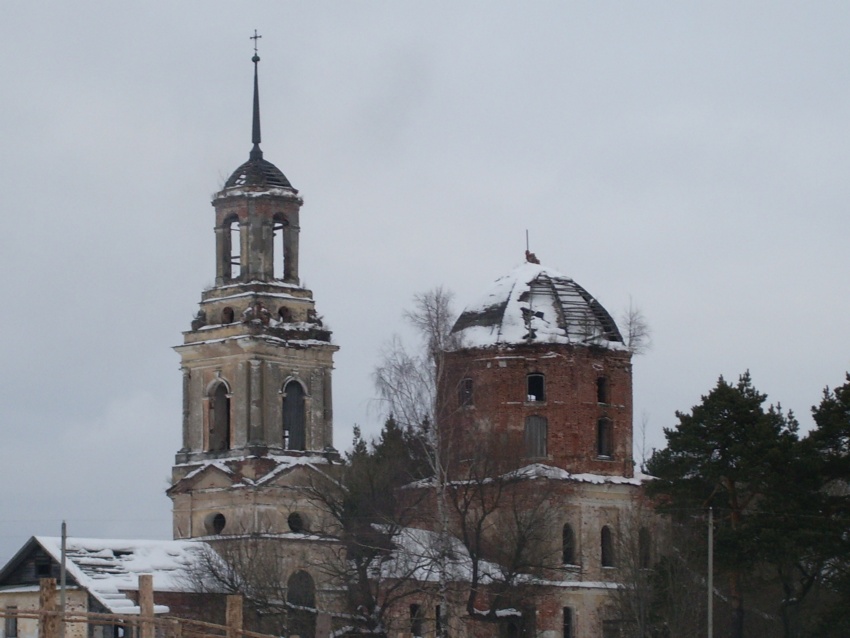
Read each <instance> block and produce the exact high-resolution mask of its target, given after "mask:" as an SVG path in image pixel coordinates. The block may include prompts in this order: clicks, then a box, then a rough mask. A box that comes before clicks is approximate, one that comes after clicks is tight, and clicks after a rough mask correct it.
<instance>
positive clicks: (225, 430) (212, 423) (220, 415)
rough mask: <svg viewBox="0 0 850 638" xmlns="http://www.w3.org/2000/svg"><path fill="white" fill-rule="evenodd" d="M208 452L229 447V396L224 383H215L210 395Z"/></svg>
mask: <svg viewBox="0 0 850 638" xmlns="http://www.w3.org/2000/svg"><path fill="white" fill-rule="evenodd" d="M208 442H209V446H208V449H209V451H210V452H222V451H224V450H227V449H230V396H229V393H228V391H227V386H226V385H225V384H224V383H218V384H216V386H215V388H214V389H213V391H212V393H211V395H210V415H209V440H208Z"/></svg>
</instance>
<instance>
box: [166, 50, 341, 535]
mask: <svg viewBox="0 0 850 638" xmlns="http://www.w3.org/2000/svg"><path fill="white" fill-rule="evenodd" d="M252 61H253V63H254V103H253V127H252V129H253V130H252V142H253V148H252V149H251V153H250V155H249V158H248V161H247V162H245V163H244V164H242V165H241V166H240V167H239V168H237V169H236V170H235V171H234V172H233V174H232V175H231V176H230V178H229V179H228V180H227V182H226V183H225V185H224V188H223V189H222V190H221V191H220V192H218V193H216V194H215V195H214V196H213V199H212V205H213V208H214V209H215V263H216V277H215V286H214V287H213V288H210V289H208V290H205V291H204V292H203V293H202V295H201V302H200V309H199V311H198V313H197V316H196V317H195V319H194V320H193V321H192V325H191V330H189V331H187V332H184V333H183V344H182V345H179V346H176V347H175V350H176V351H177V352H178V353H179V354H180V358H181V366H182V372H183V445H182V448H181V449H180V450H179V451H178V452H177V456H176V460H175V465H174V468H173V472H172V485H171V487H170V488H169V490H168V492H167V493H168V496H169V497H170V498H171V499H172V501H173V506H174V537H175V538H194V537H199V536H212V535H230V534H245V533H265V532H277V531H281V532H286V531H306V530H304V528H305V521H306V520H308V518H309V516H307V515H306V514H304V513H303V507H305V506H304V505H303V504H301V505H300V506H299V505H298V504H297V502H296V501H295V500H294V499H295V497H294V496H293V494H294V492H295V491H296V490H293V489H292V487H291V486H287V485H286V484H285V483H286V481H283V482H282V483H281V480H280V479H281V477H283V476H285V475H287V474H289V473H291V472H292V471H293V470H297V468H301V469H302V470H303V468H305V467H307V466H311V465H315V464H321V463H328V462H332V461H333V460H334V459H335V458H336V457H337V453H336V451H335V450H334V448H333V426H332V414H333V409H332V396H331V371H332V370H333V354H334V352H336V351H337V349H338V347H337V346H335V345H333V344H332V343H331V332H330V331H329V330H327V329H326V328H325V327H324V326H323V325H322V321H321V318H320V317H319V315H318V314H317V313H316V308H315V302H314V301H313V294H312V292H311V291H310V290H307V289H306V288H304V287H302V285H301V282H300V279H299V272H298V238H299V232H300V223H299V217H300V210H301V205H302V203H303V200H302V199H301V197H300V196H299V194H298V191H297V190H296V189H295V188H293V186H292V184H290V182H289V180H288V179H287V178H286V176H285V175H284V174H283V173H282V172H281V171H280V170H279V169H278V168H277V167H276V166H275V165H274V164H272V163H271V162H269V161H267V160H265V159H264V158H263V152H262V150H260V104H259V87H258V80H257V66H258V62H259V61H260V58H259V56H257V55H256V50H255V54H254V57H253V58H252ZM299 508H301V509H302V512H301V513H298V512H297V511H296V510H299ZM294 514H297V516H296V518H293V515H294Z"/></svg>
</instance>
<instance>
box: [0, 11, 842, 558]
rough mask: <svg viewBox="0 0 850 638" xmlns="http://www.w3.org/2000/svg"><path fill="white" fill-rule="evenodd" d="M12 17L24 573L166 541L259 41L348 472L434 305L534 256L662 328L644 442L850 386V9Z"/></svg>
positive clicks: (0, 181) (614, 308) (10, 282)
mask: <svg viewBox="0 0 850 638" xmlns="http://www.w3.org/2000/svg"><path fill="white" fill-rule="evenodd" d="M0 11H2V19H0V52H2V60H3V64H2V67H0V87H2V89H0V95H2V98H0V100H2V101H1V102H0V104H2V111H0V113H2V117H0V140H2V150H0V193H2V200H0V201H2V207H3V213H2V214H3V217H2V219H3V224H4V227H3V232H2V234H0V237H2V239H0V241H2V250H0V267H2V271H3V273H4V275H3V277H2V278H0V293H1V294H0V298H2V300H3V302H4V303H5V308H6V309H5V311H3V313H2V314H3V317H4V321H3V323H2V325H3V328H4V330H3V333H4V337H3V338H2V340H0V357H2V359H0V360H1V361H2V366H0V374H2V379H0V406H2V407H0V427H2V435H3V438H2V445H0V479H2V492H0V494H2V497H0V562H5V560H6V559H8V558H9V557H10V556H11V554H12V553H13V552H14V551H15V550H16V549H17V548H18V547H19V546H20V545H21V544H22V543H23V542H24V541H25V540H26V538H27V537H29V536H30V535H32V534H58V532H59V525H60V521H61V520H62V519H63V518H65V519H67V520H68V523H69V530H70V533H72V534H74V535H88V536H104V537H110V536H115V537H127V538H132V537H141V538H169V537H170V534H171V524H170V517H171V514H170V501H169V500H168V499H167V498H166V497H165V496H164V490H165V488H166V487H167V482H168V477H169V473H170V466H171V463H172V462H173V458H174V452H175V451H176V450H177V449H178V448H179V446H180V419H181V416H180V414H181V408H180V406H181V399H180V391H181V376H180V372H179V358H178V356H177V355H176V354H175V353H174V352H173V351H172V350H171V347H172V346H174V345H176V344H178V343H180V342H181V340H182V336H181V332H182V331H183V330H187V329H188V328H189V322H190V320H191V318H192V316H193V314H194V312H195V311H196V304H197V302H198V301H199V299H200V293H201V290H202V289H203V287H204V286H207V285H209V284H211V283H212V282H213V279H214V261H213V260H214V244H213V239H214V237H213V209H212V207H211V206H210V196H211V194H212V193H213V192H215V191H216V190H218V189H219V188H220V187H221V186H222V184H223V182H224V180H225V179H226V177H227V176H228V175H229V174H230V173H231V172H232V171H233V170H234V169H235V168H236V167H237V166H238V165H239V164H241V163H242V162H243V161H245V160H246V159H247V157H248V151H249V150H250V121H251V120H250V115H251V114H250V106H251V83H252V75H251V73H252V66H251V63H250V57H251V54H252V50H251V41H250V40H249V36H250V35H251V33H252V32H253V29H254V28H256V29H258V30H259V32H260V33H261V34H262V36H263V37H262V40H260V55H261V57H262V62H261V64H260V93H261V102H262V117H263V150H264V151H265V156H266V159H269V160H270V161H272V162H274V163H275V164H276V165H277V166H278V167H279V168H280V169H281V170H283V172H284V173H285V174H286V175H287V177H288V178H289V179H290V180H291V182H292V183H293V185H294V186H295V187H296V188H298V189H299V190H300V191H301V193H302V195H303V196H304V207H303V209H302V218H301V219H302V221H301V228H302V231H301V274H302V276H303V278H304V282H305V283H306V285H307V286H308V287H310V288H311V289H312V290H313V291H314V295H315V298H316V301H317V308H318V310H319V312H320V313H321V314H323V315H324V317H325V319H326V322H327V323H328V324H329V325H330V327H331V328H332V329H333V330H334V339H335V341H336V343H337V344H338V345H339V346H340V347H341V349H340V351H339V353H338V354H337V358H336V371H335V378H334V391H335V396H334V401H335V437H336V438H335V443H336V446H337V447H338V448H340V449H344V448H346V447H347V446H348V444H349V443H350V440H351V428H352V425H354V424H360V425H362V426H363V427H364V430H366V431H367V432H370V433H374V432H376V431H377V429H378V427H379V425H380V415H379V413H378V412H377V411H376V410H374V409H370V406H371V405H372V397H373V395H374V392H373V389H372V382H371V372H372V369H373V367H374V365H375V363H376V360H377V357H378V355H379V352H380V349H381V345H382V343H384V342H385V341H386V340H387V339H388V338H389V337H390V336H391V335H392V333H394V332H396V331H399V330H400V329H401V327H402V326H401V320H400V317H401V313H402V311H403V309H404V308H405V307H406V306H408V305H409V302H410V299H411V297H412V295H413V294H414V293H416V292H419V291H423V290H427V289H429V288H432V287H433V286H436V285H440V284H441V285H444V286H446V287H448V288H450V289H451V290H453V291H454V292H455V293H456V299H457V301H458V310H459V309H460V308H462V306H463V305H464V302H465V301H472V300H474V299H475V298H476V297H477V296H478V294H479V293H480V292H481V291H483V290H485V289H486V288H487V287H488V286H489V284H490V283H491V282H492V281H493V280H494V279H496V278H497V277H499V276H500V275H502V274H504V273H506V272H508V271H509V270H511V269H512V268H513V267H514V266H515V265H516V264H518V263H519V262H520V261H521V260H522V256H523V251H524V249H525V231H526V229H528V231H529V234H530V238H531V248H532V250H533V251H534V252H535V253H536V254H537V255H538V256H539V257H540V259H541V261H542V262H543V263H544V264H547V265H549V266H551V267H553V268H556V269H558V270H561V271H562V272H564V273H566V274H568V275H570V276H572V277H573V278H575V280H576V281H577V282H578V283H580V284H581V285H582V286H584V287H585V288H587V289H588V290H589V291H590V292H591V294H593V295H594V296H596V297H597V299H599V300H600V302H601V303H602V304H603V305H604V306H605V307H606V308H608V310H609V311H610V312H611V313H612V314H614V315H615V316H619V315H620V314H621V312H622V310H623V309H624V308H626V307H627V306H628V305H629V302H630V300H631V301H632V303H634V304H635V305H637V306H639V307H640V308H641V309H642V310H643V312H644V314H645V315H646V317H647V318H648V320H649V322H650V324H651V326H652V329H653V343H654V347H653V348H652V350H651V351H650V352H649V353H647V354H646V355H644V356H642V357H639V358H637V359H636V360H635V366H634V369H635V395H634V403H635V423H636V425H638V426H639V425H640V424H641V423H643V422H645V423H646V426H647V441H648V443H647V445H648V446H650V447H651V446H656V447H657V446H661V445H663V435H662V433H661V429H662V427H665V426H667V427H669V426H672V425H674V424H675V423H676V419H675V416H674V411H675V410H677V409H678V410H688V409H690V407H691V406H693V405H694V404H695V403H697V402H699V400H700V396H701V395H702V394H705V393H706V392H708V391H709V390H710V389H711V387H712V386H713V385H714V383H715V382H716V380H717V377H718V376H719V375H721V374H723V375H725V376H726V377H727V378H729V379H731V380H734V379H737V376H738V375H739V374H740V373H741V372H743V371H744V370H746V369H750V370H751V372H752V376H753V380H754V383H755V385H756V387H757V388H759V389H760V390H761V391H763V392H766V393H768V394H769V400H770V401H774V402H775V401H780V402H781V403H782V405H783V407H784V408H786V409H793V410H794V411H795V412H796V413H797V415H798V416H799V418H800V420H801V422H802V425H803V427H804V428H807V427H810V425H811V418H810V414H809V409H810V407H811V405H813V404H814V403H816V402H817V401H818V400H819V398H820V393H821V391H822V389H823V387H824V386H826V385H829V386H835V385H838V384H840V383H842V382H843V380H844V374H845V371H846V370H848V369H850V361H848V359H850V345H848V342H847V327H848V317H850V295H848V290H847V273H848V265H850V263H848V262H850V258H848V251H847V244H848V237H850V215H848V204H850V180H848V178H847V175H848V172H849V171H850V127H848V125H847V120H848V114H850V74H848V67H849V66H850V51H848V49H850V44H848V36H847V34H848V33H850V3H847V2H818V3H800V2H778V1H775V0H772V1H770V2H752V3H740V2H711V3H701V7H695V6H693V3H673V2H668V3H658V2H640V3H637V2H622V3H605V2H582V3H575V2H563V1H556V2H554V1H553V2H543V1H540V2H523V3H520V2H504V1H500V0H487V1H486V2H485V1H482V2H472V1H468V2H462V3H459V2H436V1H432V0H429V1H428V2H357V1H346V2H342V1H339V2H334V3H330V2H321V1H312V2H298V3H296V2H274V3H272V2H264V3H260V2H239V3H235V2H223V1H221V2H217V1H210V0H203V1H201V0H197V1H192V0H183V1H181V2H164V1H160V0H156V1H148V2H142V3H126V2H120V3H119V2H113V1H111V0H110V1H106V0H104V1H100V2H96V1H88V0H81V1H78V2H73V3H70V2H59V1H58V0H54V1H52V2H49V1H33V0H5V1H4V2H3V7H2V9H0ZM638 429H639V428H638ZM639 439H640V435H639V433H636V440H638V441H639ZM639 454H640V452H639V451H638V455H639Z"/></svg>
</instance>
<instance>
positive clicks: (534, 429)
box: [525, 415, 547, 458]
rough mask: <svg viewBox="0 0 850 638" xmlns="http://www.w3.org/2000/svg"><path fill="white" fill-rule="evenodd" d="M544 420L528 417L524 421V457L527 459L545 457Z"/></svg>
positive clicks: (537, 417) (540, 417) (542, 418)
mask: <svg viewBox="0 0 850 638" xmlns="http://www.w3.org/2000/svg"><path fill="white" fill-rule="evenodd" d="M546 429H547V427H546V418H545V417H542V416H537V415H534V416H530V417H528V418H526V420H525V455H526V456H527V457H529V458H540V457H544V456H546Z"/></svg>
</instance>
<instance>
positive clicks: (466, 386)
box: [457, 378, 473, 408]
mask: <svg viewBox="0 0 850 638" xmlns="http://www.w3.org/2000/svg"><path fill="white" fill-rule="evenodd" d="M472 402H473V397H472V379H469V378H467V379H463V380H461V382H460V385H458V389H457V403H458V405H459V406H460V407H462V408H465V407H467V406H470V405H472Z"/></svg>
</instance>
